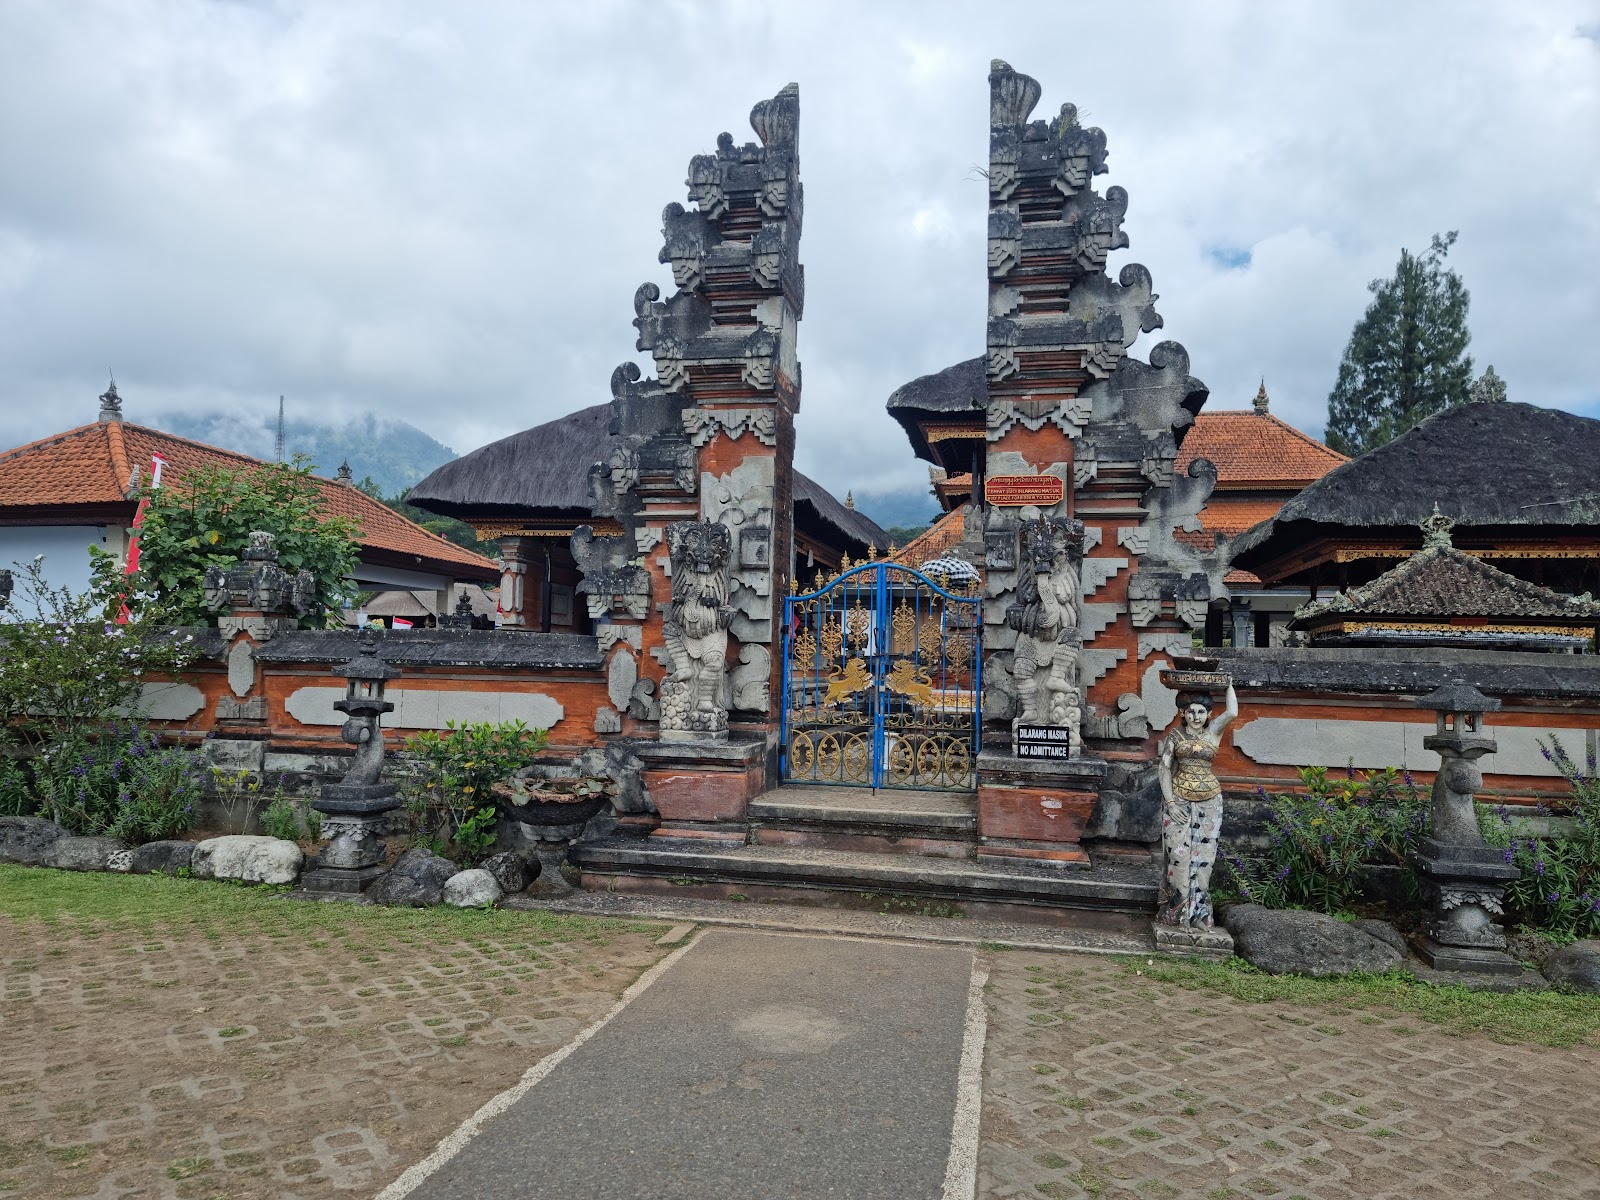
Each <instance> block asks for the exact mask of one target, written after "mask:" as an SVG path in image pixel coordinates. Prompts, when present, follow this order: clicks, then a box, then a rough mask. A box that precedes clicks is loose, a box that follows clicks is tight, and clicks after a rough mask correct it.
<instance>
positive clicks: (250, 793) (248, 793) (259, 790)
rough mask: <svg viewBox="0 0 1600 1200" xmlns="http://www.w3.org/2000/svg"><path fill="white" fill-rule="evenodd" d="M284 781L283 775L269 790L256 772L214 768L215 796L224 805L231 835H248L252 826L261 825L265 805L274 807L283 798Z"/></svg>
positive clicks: (224, 816)
mask: <svg viewBox="0 0 1600 1200" xmlns="http://www.w3.org/2000/svg"><path fill="white" fill-rule="evenodd" d="M283 782H284V780H283V776H281V775H280V776H278V781H277V784H276V785H275V786H273V787H268V786H267V785H266V782H265V781H264V780H263V779H262V777H261V776H260V775H257V774H255V773H254V772H252V771H228V770H224V769H223V768H221V767H214V768H212V771H211V794H212V795H213V796H215V797H216V799H217V802H218V803H219V804H220V805H221V806H222V812H223V822H224V824H225V825H226V826H227V832H229V833H248V832H249V831H250V827H251V825H252V824H257V823H258V822H257V814H258V813H260V812H261V810H262V806H263V805H265V806H266V807H268V808H270V807H271V806H272V805H273V804H275V803H277V802H278V801H279V800H281V799H283ZM274 836H276V835H274Z"/></svg>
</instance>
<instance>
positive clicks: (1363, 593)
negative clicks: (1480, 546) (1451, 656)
mask: <svg viewBox="0 0 1600 1200" xmlns="http://www.w3.org/2000/svg"><path fill="white" fill-rule="evenodd" d="M1463 617H1465V618H1481V619H1483V620H1486V621H1489V622H1503V623H1508V624H1546V623H1555V624H1567V625H1584V624H1591V625H1592V624H1594V623H1595V622H1596V621H1597V620H1600V601H1595V600H1591V599H1589V598H1588V597H1586V596H1564V595H1562V594H1561V593H1560V592H1554V591H1551V590H1550V589H1549V588H1544V587H1540V586H1539V585H1538V584H1534V583H1529V582H1528V581H1527V580H1525V579H1518V578H1517V577H1516V576H1515V575H1510V574H1508V573H1506V572H1505V571H1502V570H1500V569H1499V568H1498V567H1495V566H1491V565H1490V564H1489V563H1486V562H1484V561H1483V560H1482V559H1480V558H1476V557H1474V556H1473V555H1470V554H1467V553H1464V552H1463V551H1460V550H1457V549H1456V548H1455V547H1454V546H1451V545H1448V544H1433V545H1429V546H1427V547H1425V548H1424V549H1422V550H1420V551H1418V552H1417V553H1416V554H1413V555H1412V556H1411V557H1410V558H1408V559H1406V560H1405V561H1404V562H1402V563H1400V564H1399V565H1398V566H1396V567H1391V568H1390V569H1389V570H1387V571H1385V572H1384V573H1383V574H1382V575H1379V576H1378V577H1377V578H1376V579H1374V580H1372V581H1371V582H1370V583H1366V584H1363V585H1362V586H1360V587H1356V588H1351V589H1350V590H1349V591H1347V592H1340V593H1339V594H1338V595H1336V596H1334V597H1332V598H1331V599H1328V600H1324V601H1319V602H1317V603H1314V604H1309V605H1307V606H1306V607H1304V608H1302V609H1301V610H1300V611H1299V612H1298V613H1296V614H1295V617H1294V620H1293V621H1292V622H1291V625H1292V626H1293V627H1295V628H1301V629H1315V628H1317V627H1319V626H1324V625H1327V624H1329V623H1330V622H1331V621H1334V620H1337V621H1340V622H1347V621H1350V620H1352V619H1363V618H1366V619H1378V618H1382V619H1386V620H1403V621H1429V622H1440V621H1445V622H1448V621H1449V620H1451V619H1452V618H1463Z"/></svg>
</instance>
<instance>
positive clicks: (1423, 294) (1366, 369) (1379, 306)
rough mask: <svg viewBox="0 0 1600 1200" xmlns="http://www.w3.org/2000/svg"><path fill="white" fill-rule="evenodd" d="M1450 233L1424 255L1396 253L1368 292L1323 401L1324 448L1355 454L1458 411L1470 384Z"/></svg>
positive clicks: (1463, 301) (1463, 294)
mask: <svg viewBox="0 0 1600 1200" xmlns="http://www.w3.org/2000/svg"><path fill="white" fill-rule="evenodd" d="M1455 240H1456V231H1455V230H1453V229H1452V230H1451V231H1450V232H1449V233H1447V234H1445V235H1444V236H1443V237H1440V236H1439V235H1438V234H1434V235H1433V245H1432V246H1431V247H1430V248H1429V249H1428V251H1427V252H1426V253H1425V254H1420V255H1417V254H1412V253H1411V251H1409V250H1401V251H1400V262H1399V264H1398V265H1397V266H1396V267H1395V272H1394V275H1393V277H1392V278H1389V279H1374V280H1373V281H1372V282H1371V283H1370V284H1368V285H1367V289H1368V290H1369V291H1370V292H1371V293H1372V297H1373V299H1372V303H1371V304H1369V305H1368V306H1367V311H1366V315H1364V316H1363V317H1362V318H1361V320H1359V321H1358V322H1356V327H1355V329H1354V330H1352V331H1351V333H1350V343H1349V345H1347V346H1346V347H1345V348H1344V357H1343V358H1342V359H1341V360H1340V362H1339V378H1338V380H1337V382H1335V383H1334V385H1333V391H1332V392H1330V393H1329V395H1328V427H1327V434H1326V440H1327V443H1328V445H1330V446H1332V447H1333V448H1334V449H1335V450H1338V451H1339V452H1340V453H1342V454H1350V455H1355V454H1360V453H1362V452H1364V451H1367V450H1371V449H1372V448H1373V447H1374V446H1381V445H1383V444H1384V443H1385V442H1388V441H1390V440H1392V439H1393V438H1395V437H1397V436H1399V435H1400V434H1401V433H1404V432H1405V431H1406V430H1407V429H1410V428H1411V427H1412V426H1413V425H1415V424H1416V423H1417V422H1418V421H1420V420H1422V419H1423V418H1424V417H1429V416H1432V415H1433V414H1434V413H1436V412H1440V411H1442V410H1444V409H1446V408H1450V407H1453V406H1454V405H1457V404H1465V403H1466V402H1467V399H1468V388H1469V387H1470V385H1471V382H1472V359H1471V358H1470V357H1469V356H1468V355H1467V342H1468V341H1470V340H1471V336H1472V335H1471V334H1469V333H1468V332H1467V305H1468V303H1469V302H1470V300H1471V297H1470V296H1469V295H1468V294H1467V289H1466V287H1465V285H1463V284H1462V282H1461V277H1460V276H1459V275H1457V274H1456V273H1455V272H1454V271H1452V270H1450V269H1449V268H1448V267H1447V266H1445V258H1446V257H1447V256H1448V255H1449V253H1450V247H1451V246H1453V245H1454V244H1455Z"/></svg>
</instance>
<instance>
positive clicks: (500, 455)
mask: <svg viewBox="0 0 1600 1200" xmlns="http://www.w3.org/2000/svg"><path fill="white" fill-rule="evenodd" d="M610 425H611V405H609V404H596V405H595V406H594V407H592V408H580V409H579V410H578V411H577V412H574V413H568V414H567V415H566V416H564V417H560V418H557V419H556V420H554V421H546V422H545V423H544V424H543V425H536V426H534V427H533V428H532V429H524V430H523V431H522V432H521V433H513V434H512V435H511V436H510V437H504V438H501V439H500V440H499V441H498V442H490V443H489V444H488V445H487V446H480V447H478V449H476V450H474V451H472V452H471V453H470V454H463V455H462V456H461V457H460V458H458V459H455V460H453V461H451V462H447V463H445V464H444V466H442V467H440V468H439V469H438V470H436V471H434V472H433V474H431V475H429V476H427V478H425V479H423V480H422V481H421V482H420V483H418V484H417V485H416V486H415V487H413V488H412V489H411V491H410V492H408V493H407V494H406V502H407V503H408V504H415V505H416V506H417V507H418V508H425V509H427V510H428V511H429V512H436V513H440V514H442V515H444V516H447V517H460V516H466V515H469V514H478V515H494V514H498V513H505V514H506V515H507V516H511V515H521V514H525V513H526V512H527V511H528V510H529V509H538V510H542V511H544V512H547V513H549V514H551V515H564V514H574V515H577V514H583V515H587V514H588V512H589V468H590V467H591V466H593V465H594V464H595V463H597V462H604V461H605V459H606V457H607V455H609V454H610V452H611V434H610V432H609V429H610Z"/></svg>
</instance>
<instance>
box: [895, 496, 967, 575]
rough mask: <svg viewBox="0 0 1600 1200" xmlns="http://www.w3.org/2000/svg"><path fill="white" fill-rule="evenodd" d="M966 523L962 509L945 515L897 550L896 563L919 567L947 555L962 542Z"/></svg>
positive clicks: (953, 510)
mask: <svg viewBox="0 0 1600 1200" xmlns="http://www.w3.org/2000/svg"><path fill="white" fill-rule="evenodd" d="M963 507H965V506H963ZM964 521H965V516H964V514H963V512H962V509H960V508H956V509H952V510H951V511H949V512H947V513H945V514H944V516H942V517H940V518H939V519H938V520H937V521H935V522H934V523H933V524H932V525H930V526H929V527H928V528H927V529H926V530H924V531H923V532H922V533H919V534H918V535H917V536H916V537H914V538H912V539H911V540H910V541H909V542H907V543H906V544H905V545H904V546H902V547H900V549H898V550H896V551H895V554H894V559H895V561H896V562H902V563H905V564H906V565H907V566H912V567H919V566H921V565H922V564H923V563H925V562H928V561H929V560H930V559H935V558H938V557H939V556H940V555H942V554H945V553H946V552H948V551H949V549H950V548H951V547H952V546H954V545H955V544H956V543H957V542H959V541H960V540H961V534H962V531H963V529H964V524H963V522H964Z"/></svg>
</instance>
